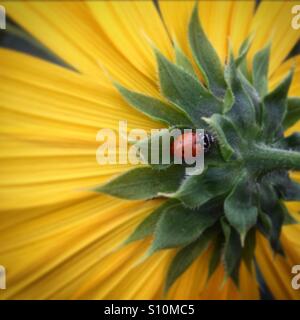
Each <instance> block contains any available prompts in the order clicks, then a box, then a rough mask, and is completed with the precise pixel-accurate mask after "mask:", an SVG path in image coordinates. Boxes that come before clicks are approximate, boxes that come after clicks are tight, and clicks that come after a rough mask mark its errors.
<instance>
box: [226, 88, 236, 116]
mask: <svg viewBox="0 0 300 320" xmlns="http://www.w3.org/2000/svg"><path fill="white" fill-rule="evenodd" d="M234 99H235V98H234V94H233V92H232V90H231V88H227V89H226V92H225V96H224V106H223V112H224V113H226V112H227V111H229V110H230V109H231V108H232V106H233V104H234Z"/></svg>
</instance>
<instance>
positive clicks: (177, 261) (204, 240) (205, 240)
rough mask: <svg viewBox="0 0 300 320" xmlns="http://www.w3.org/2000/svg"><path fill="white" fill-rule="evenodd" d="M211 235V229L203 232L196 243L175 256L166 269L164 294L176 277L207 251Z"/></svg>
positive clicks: (212, 232)
mask: <svg viewBox="0 0 300 320" xmlns="http://www.w3.org/2000/svg"><path fill="white" fill-rule="evenodd" d="M213 234H214V230H213V229H210V230H207V231H205V232H204V233H203V234H202V235H201V236H200V237H199V238H198V239H197V240H196V241H194V242H193V243H191V244H189V245H188V246H186V247H184V248H183V249H181V250H180V251H179V252H178V253H177V254H176V256H175V257H174V259H173V260H172V262H171V264H170V267H169V269H168V273H167V278H166V283H165V290H164V291H165V292H167V291H168V290H169V289H170V288H171V286H172V285H173V284H174V282H175V281H176V280H177V279H178V277H180V276H181V275H182V274H183V273H184V272H185V271H186V270H187V269H188V268H189V266H190V265H191V264H192V263H193V262H194V261H195V260H196V259H197V258H198V257H199V256H200V255H201V254H202V253H203V252H204V251H205V250H206V249H207V247H208V245H209V243H210V241H211V238H212V236H213Z"/></svg>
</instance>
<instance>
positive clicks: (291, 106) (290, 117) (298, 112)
mask: <svg viewBox="0 0 300 320" xmlns="http://www.w3.org/2000/svg"><path fill="white" fill-rule="evenodd" d="M298 120H300V98H298V97H291V98H288V102H287V112H286V115H285V118H284V121H283V126H284V128H285V129H288V128H289V127H291V126H293V125H294V124H295V123H296V122H297V121H298Z"/></svg>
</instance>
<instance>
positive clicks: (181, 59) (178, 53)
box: [174, 41, 198, 79]
mask: <svg viewBox="0 0 300 320" xmlns="http://www.w3.org/2000/svg"><path fill="white" fill-rule="evenodd" d="M174 50H175V62H176V64H177V65H178V66H179V67H181V68H182V69H183V70H185V71H186V72H187V73H189V74H190V75H191V76H193V77H194V78H195V79H198V76H197V74H196V72H195V70H194V68H193V65H192V63H191V61H190V60H189V59H188V57H187V56H186V55H185V54H184V52H183V51H182V50H181V48H180V47H179V45H178V43H177V42H176V41H174Z"/></svg>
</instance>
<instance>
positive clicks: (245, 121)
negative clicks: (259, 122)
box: [225, 53, 257, 136]
mask: <svg viewBox="0 0 300 320" xmlns="http://www.w3.org/2000/svg"><path fill="white" fill-rule="evenodd" d="M239 74H240V73H239V72H238V70H237V69H236V66H235V62H234V57H233V54H232V53H230V59H229V63H228V65H227V66H226V68H225V78H226V82H227V84H228V86H229V88H231V90H232V92H233V95H234V97H235V101H234V104H233V106H232V108H231V109H230V110H229V111H228V112H227V113H226V115H227V116H228V117H229V118H230V119H231V120H232V121H233V123H234V124H235V126H236V127H237V128H239V129H240V130H241V132H243V135H244V136H253V135H254V134H255V133H256V132H257V126H256V121H255V120H256V113H255V107H254V105H253V103H252V101H251V99H250V97H249V95H248V94H247V93H246V91H245V90H244V87H243V84H242V82H241V80H240V76H239Z"/></svg>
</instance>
